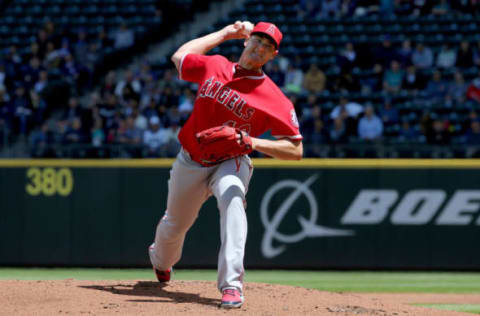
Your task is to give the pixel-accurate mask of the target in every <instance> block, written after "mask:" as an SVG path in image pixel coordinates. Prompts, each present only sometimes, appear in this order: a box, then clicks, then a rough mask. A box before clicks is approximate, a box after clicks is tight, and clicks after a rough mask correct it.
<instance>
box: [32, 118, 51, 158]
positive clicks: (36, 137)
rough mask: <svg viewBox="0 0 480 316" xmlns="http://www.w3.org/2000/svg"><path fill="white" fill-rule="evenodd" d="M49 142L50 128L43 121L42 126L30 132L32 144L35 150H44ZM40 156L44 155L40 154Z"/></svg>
mask: <svg viewBox="0 0 480 316" xmlns="http://www.w3.org/2000/svg"><path fill="white" fill-rule="evenodd" d="M48 144H49V128H48V124H47V123H43V124H42V125H41V127H40V128H35V129H34V130H33V131H32V133H31V134H30V146H31V148H32V151H34V152H42V151H44V150H45V148H46V147H47V145H48ZM39 156H42V155H41V154H39Z"/></svg>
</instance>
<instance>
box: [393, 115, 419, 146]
mask: <svg viewBox="0 0 480 316" xmlns="http://www.w3.org/2000/svg"><path fill="white" fill-rule="evenodd" d="M419 136H420V133H419V131H418V130H417V129H415V128H414V127H413V126H412V125H411V123H410V122H409V120H408V119H404V120H402V125H401V127H400V131H399V132H398V139H399V140H400V141H402V142H406V143H409V142H416V141H418V137H419Z"/></svg>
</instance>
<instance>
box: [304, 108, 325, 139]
mask: <svg viewBox="0 0 480 316" xmlns="http://www.w3.org/2000/svg"><path fill="white" fill-rule="evenodd" d="M317 120H321V121H323V115H322V108H321V107H320V106H319V105H314V106H312V108H310V109H308V111H304V115H302V116H301V117H300V128H301V129H302V135H307V138H308V137H309V135H311V134H312V133H313V131H314V129H315V121H317Z"/></svg>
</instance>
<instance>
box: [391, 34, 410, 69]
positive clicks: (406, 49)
mask: <svg viewBox="0 0 480 316" xmlns="http://www.w3.org/2000/svg"><path fill="white" fill-rule="evenodd" d="M412 54H413V49H412V42H411V41H410V40H409V39H406V40H404V41H403V42H402V47H400V48H399V49H398V50H397V51H396V52H395V55H396V58H397V60H398V62H400V65H401V66H402V67H403V68H406V67H408V66H410V65H411V64H412Z"/></svg>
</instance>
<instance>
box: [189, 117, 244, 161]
mask: <svg viewBox="0 0 480 316" xmlns="http://www.w3.org/2000/svg"><path fill="white" fill-rule="evenodd" d="M196 138H197V141H198V143H199V144H200V150H201V152H202V157H200V159H201V160H202V162H204V163H206V164H216V163H219V162H222V161H225V160H228V159H232V158H235V157H238V156H242V155H246V154H249V153H251V152H252V139H251V138H250V136H248V134H247V133H245V132H243V131H241V130H239V129H238V128H233V127H230V126H217V127H212V128H209V129H206V130H203V131H201V132H200V133H197V134H196Z"/></svg>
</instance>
